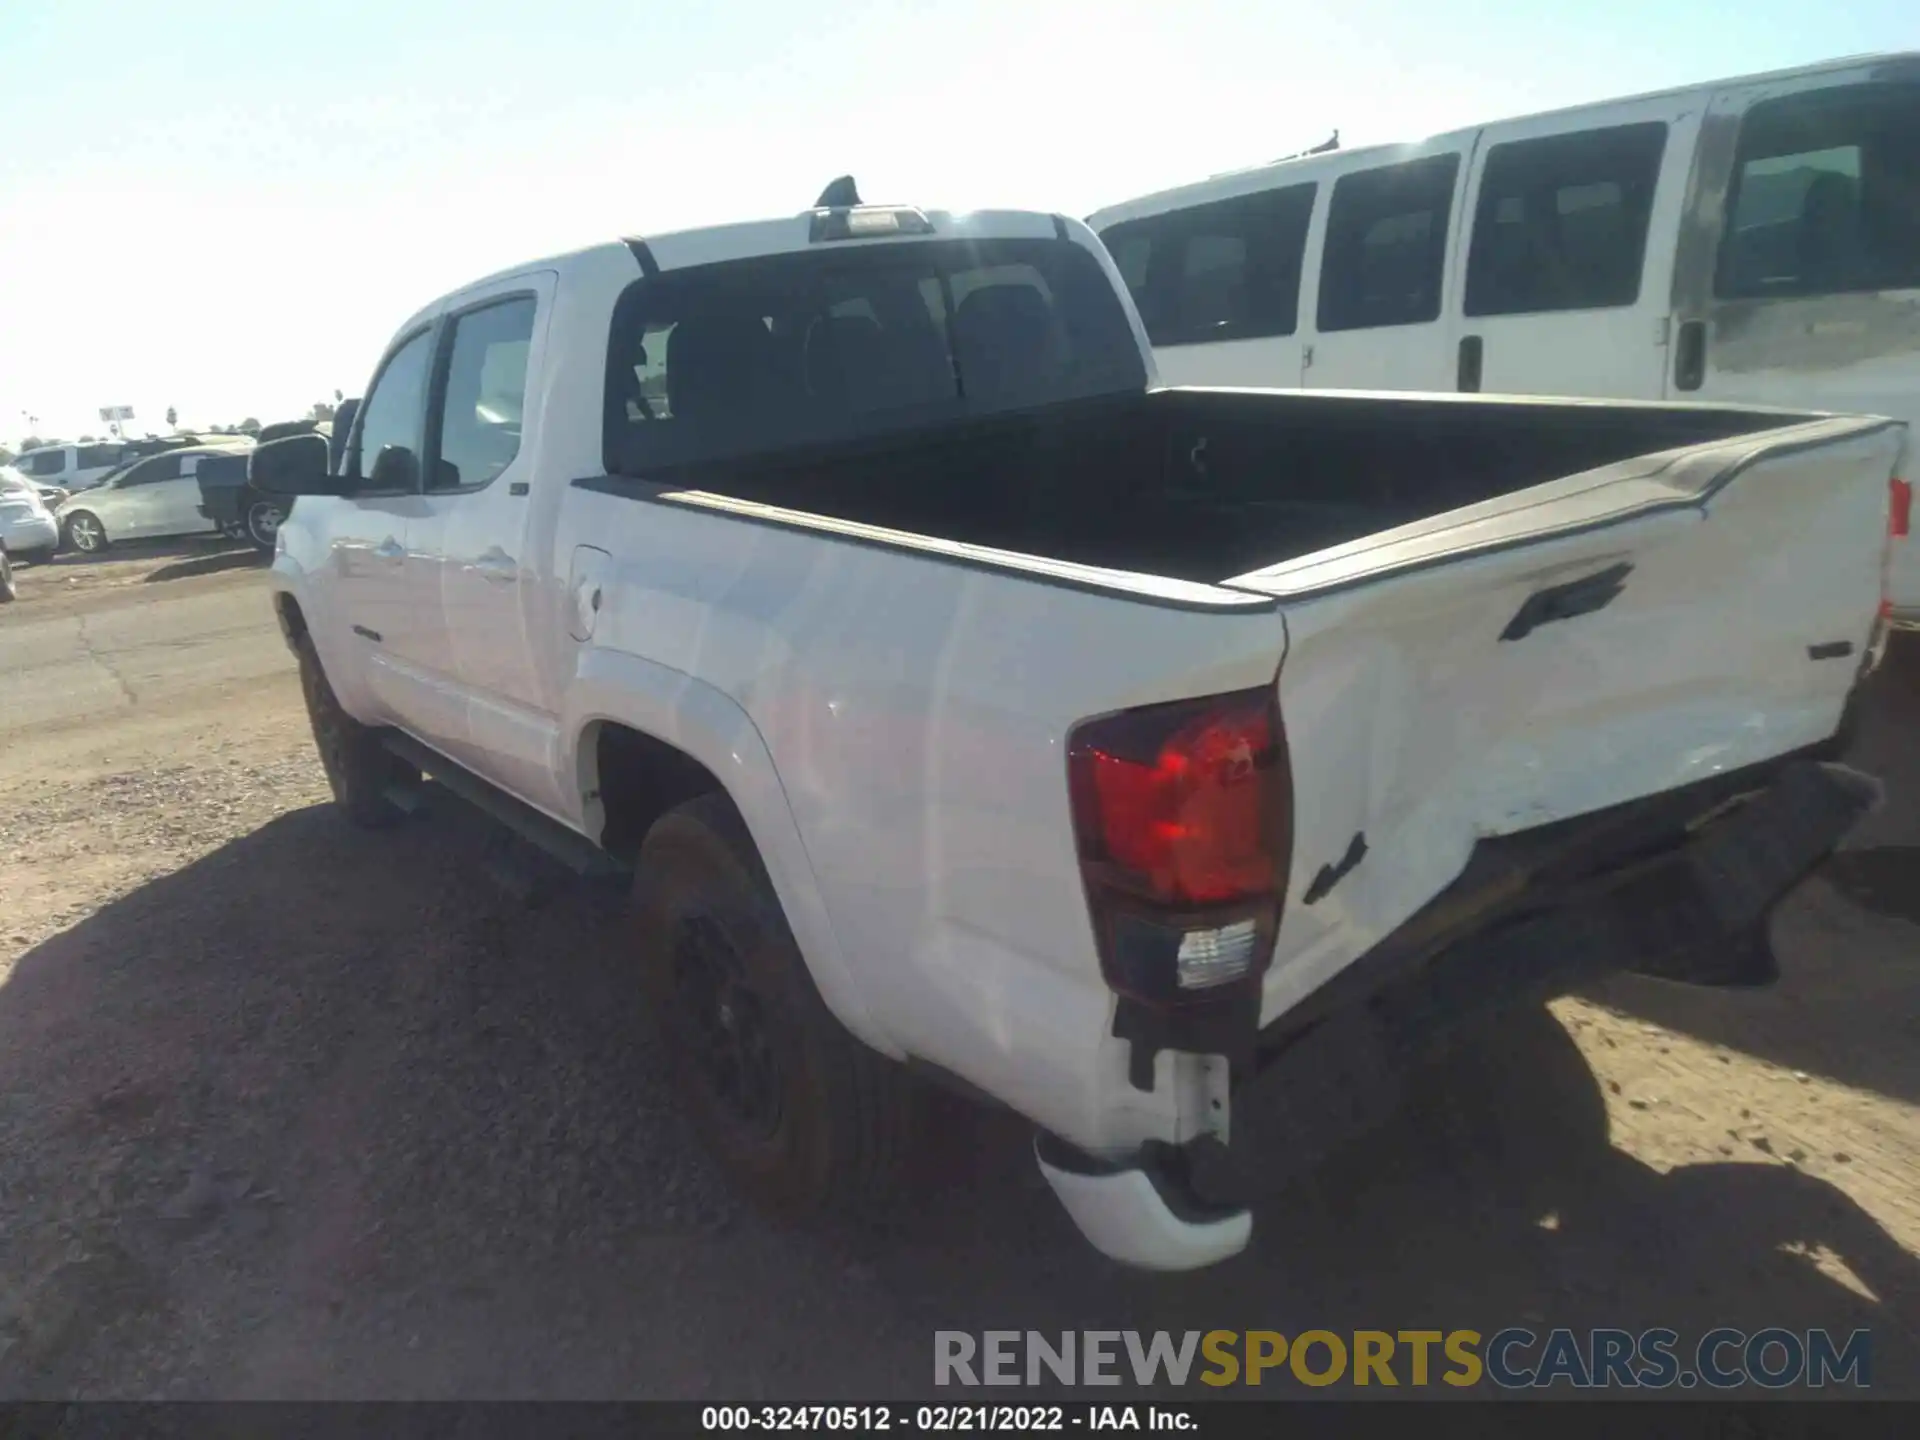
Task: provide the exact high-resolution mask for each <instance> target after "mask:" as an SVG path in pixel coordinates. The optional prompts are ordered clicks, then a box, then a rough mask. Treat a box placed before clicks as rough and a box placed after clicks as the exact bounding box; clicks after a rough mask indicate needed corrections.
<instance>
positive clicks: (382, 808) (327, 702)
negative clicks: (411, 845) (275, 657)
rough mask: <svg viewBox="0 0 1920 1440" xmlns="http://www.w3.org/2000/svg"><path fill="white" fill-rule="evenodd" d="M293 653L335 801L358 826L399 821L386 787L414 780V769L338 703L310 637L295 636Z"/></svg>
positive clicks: (374, 827)
mask: <svg viewBox="0 0 1920 1440" xmlns="http://www.w3.org/2000/svg"><path fill="white" fill-rule="evenodd" d="M297 653H298V655H299V658H300V689H301V691H302V692H303V693H304V694H305V696H306V700H307V719H308V720H309V721H310V722H311V724H312V726H313V743H314V748H315V749H317V750H318V751H319V752H320V764H321V767H322V768H323V769H324V770H325V771H326V772H327V784H328V786H329V787H331V789H332V790H333V798H334V801H335V803H336V804H338V805H339V806H340V808H341V809H342V810H344V811H345V812H346V815H347V818H348V819H349V820H351V821H352V822H353V823H354V824H355V825H358V826H359V827H360V828H362V829H363V830H385V829H389V828H391V827H392V826H394V825H397V824H399V823H400V821H401V819H402V818H404V817H403V814H402V812H401V810H400V808H399V807H398V806H396V805H395V804H394V803H393V801H392V800H390V799H388V798H387V791H388V789H389V788H391V787H392V786H394V785H396V784H407V783H409V782H417V781H418V780H419V778H420V777H419V774H418V773H417V772H413V771H410V770H409V769H408V768H407V766H406V765H405V764H404V763H403V762H402V761H401V760H400V759H399V757H398V756H396V755H393V754H391V753H390V752H389V751H388V750H387V749H386V748H385V747H384V746H382V745H381V743H380V737H379V735H378V734H377V733H375V732H374V731H373V730H370V729H369V728H368V727H366V726H365V725H362V724H361V723H360V722H359V721H358V720H355V719H354V718H353V717H352V716H351V715H349V714H347V712H346V711H345V710H343V709H342V708H341V707H340V701H339V699H338V697H336V696H335V695H334V693H333V686H331V685H330V684H328V683H327V673H326V671H325V670H323V669H321V667H320V657H319V656H318V655H317V654H315V653H314V649H313V642H312V641H311V640H310V639H307V638H306V637H304V636H303V637H301V639H300V640H299V642H298V645H297Z"/></svg>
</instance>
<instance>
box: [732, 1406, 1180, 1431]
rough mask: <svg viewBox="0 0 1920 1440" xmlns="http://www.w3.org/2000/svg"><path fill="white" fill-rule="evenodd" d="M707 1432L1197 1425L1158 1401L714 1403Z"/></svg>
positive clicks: (1170, 1428) (1166, 1428) (1175, 1428)
mask: <svg viewBox="0 0 1920 1440" xmlns="http://www.w3.org/2000/svg"><path fill="white" fill-rule="evenodd" d="M700 1428H701V1429H702V1430H703V1431H725V1430H747V1431H755V1430H757V1431H778V1430H790V1431H813V1430H827V1431H836V1430H837V1431H841V1432H846V1433H853V1434H874V1433H881V1432H888V1431H893V1430H898V1431H901V1432H902V1433H915V1434H943V1433H968V1432H974V1431H1005V1432H1020V1431H1048V1430H1052V1431H1066V1430H1158V1431H1186V1430H1192V1429H1194V1428H1195V1421H1194V1418H1193V1415H1192V1413H1191V1412H1190V1411H1188V1410H1186V1409H1183V1408H1180V1407H1178V1406H1174V1407H1166V1406H1158V1405H1076V1406H1071V1407H1069V1406H1063V1405H915V1406H907V1405H897V1406H896V1405H757V1406H756V1405H709V1406H706V1407H705V1408H703V1409H702V1410H701V1412H700Z"/></svg>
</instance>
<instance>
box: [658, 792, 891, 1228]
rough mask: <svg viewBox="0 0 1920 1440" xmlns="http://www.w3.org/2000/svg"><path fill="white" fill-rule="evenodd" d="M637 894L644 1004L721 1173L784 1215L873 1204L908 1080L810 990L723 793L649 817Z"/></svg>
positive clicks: (885, 1187)
mask: <svg viewBox="0 0 1920 1440" xmlns="http://www.w3.org/2000/svg"><path fill="white" fill-rule="evenodd" d="M634 902H635V910H636V912H637V922H638V925H637V928H638V932H639V934H638V940H639V946H638V948H639V961H640V969H641V983H642V986H643V988H644V990H645V993H646V998H647V1003H648V1008H649V1010H650V1011H651V1013H652V1016H653V1021H654V1025H655V1027H656V1029H657V1031H658V1033H659V1035H660V1038H661V1040H662V1042H663V1046H664V1049H665V1051H666V1054H667V1058H668V1063H669V1065H670V1066H671V1068H672V1071H673V1077H674V1081H675V1085H676V1088H677V1089H678V1090H679V1091H680V1093H681V1095H682V1096H683V1097H684V1098H685V1100H686V1102H687V1104H688V1107H689V1108H690V1109H691V1111H692V1112H693V1119H694V1121H695V1124H696V1125H697V1127H698V1129H699V1131H700V1135H701V1138H702V1140H703V1141H704V1142H705V1143H706V1145H707V1147H708V1149H709V1150H711V1151H712V1153H713V1154H714V1156H715V1158H716V1159H718V1160H719V1162H720V1164H721V1166H722V1168H723V1169H725V1170H726V1171H727V1173H728V1176H729V1178H730V1179H732V1180H733V1181H734V1183H735V1184H736V1185H738V1186H739V1188H740V1189H741V1190H743V1191H744V1192H745V1193H746V1194H747V1195H748V1196H749V1197H750V1198H751V1199H752V1200H754V1201H755V1202H756V1203H758V1204H760V1205H761V1206H763V1207H764V1208H766V1209H768V1210H771V1211H773V1212H774V1213H776V1214H779V1215H785V1216H789V1217H792V1218H796V1219H809V1218H813V1217H816V1216H825V1215H830V1214H835V1213H841V1214H845V1213H872V1212H874V1211H876V1210H879V1209H883V1208H884V1207H885V1205H886V1202H887V1201H888V1200H889V1199H890V1198H892V1195H893V1194H894V1193H895V1192H896V1191H897V1189H898V1187H899V1182H900V1179H901V1177H902V1175H903V1173H904V1170H905V1161H906V1158H907V1153H908V1146H909V1142H910V1139H911V1137H912V1136H913V1134H914V1131H915V1128H916V1127H915V1124H914V1121H915V1117H916V1115H917V1114H918V1105H917V1097H918V1091H917V1088H916V1087H915V1084H914V1081H913V1079H912V1077H911V1076H910V1075H908V1073H907V1072H906V1071H905V1070H904V1069H903V1068H902V1067H900V1066H898V1065H896V1064H894V1063H893V1062H892V1061H890V1060H888V1059H887V1058H886V1057H885V1056H882V1055H880V1054H879V1053H877V1052H875V1051H873V1050H870V1049H868V1048H867V1046H865V1045H863V1044H862V1043H861V1042H860V1041H858V1040H856V1039H855V1038H854V1037H853V1036H852V1035H850V1034H848V1033H847V1031H846V1030H845V1029H844V1028H843V1027H842V1026H841V1025H840V1022H839V1021H838V1020H836V1019H835V1018H834V1017H833V1015H832V1013H831V1012H830V1011H829V1010H828V1009H827V1007H826V1003H825V1002H824V1001H822V1000H821V998H820V994H819V992H818V991H817V990H816V989H815V988H814V985H813V980H812V977H811V976H810V975H809V974H808V973H807V967H806V962H805V961H804V960H803V959H802V958H801V955H800V950H799V947H798V946H797V945H796V944H795V943H794V939H793V934H792V932H791V931H790V930H789V929H788V928H787V922H786V917H785V916H784V915H783V914H782V913H781V909H780V901H779V899H778V897H777V896H776V895H775V894H774V892H773V886H772V884H771V882H770V881H769V880H768V879H767V874H766V871H765V869H764V868H763V866H762V865H761V863H760V857H759V854H758V852H757V851H756V850H755V848H754V845H753V840H752V838H751V837H750V836H749V835H748V834H747V829H746V826H745V824H744V823H743V822H742V821H741V819H740V816H739V813H738V812H737V811H736V810H735V809H734V808H733V805H732V803H731V802H730V801H729V800H728V799H727V797H726V796H725V795H721V794H710V795H703V796H701V797H700V798H698V799H696V800H691V801H689V802H688V803H686V804H684V805H681V806H679V807H677V808H676V809H673V810H670V811H668V812H667V814H666V815H664V816H663V817H661V819H660V820H659V821H657V822H656V823H655V824H654V826H653V828H652V829H651V830H649V831H648V832H647V838H646V840H645V842H644V843H643V844H642V846H641V848H640V864H639V869H638V873H637V874H636V876H635V880H634Z"/></svg>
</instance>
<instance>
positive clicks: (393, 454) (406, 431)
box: [347, 330, 433, 490]
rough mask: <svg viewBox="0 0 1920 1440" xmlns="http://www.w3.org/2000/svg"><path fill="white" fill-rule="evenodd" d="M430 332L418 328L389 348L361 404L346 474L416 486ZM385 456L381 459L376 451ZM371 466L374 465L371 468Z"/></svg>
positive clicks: (398, 487)
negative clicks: (402, 343)
mask: <svg viewBox="0 0 1920 1440" xmlns="http://www.w3.org/2000/svg"><path fill="white" fill-rule="evenodd" d="M432 359H433V337H432V332H431V331H427V330H423V331H421V332H420V333H419V334H418V335H415V336H414V337H413V338H412V339H411V340H409V341H407V342H406V344H404V345H402V346H401V347H400V348H399V349H398V350H396V351H394V352H393V355H392V357H391V358H390V359H389V360H388V361H387V363H386V365H385V366H384V367H383V368H382V369H381V371H380V376H379V378H378V379H376V380H375V381H374V382H373V391H372V393H371V394H369V395H368V396H367V400H366V403H365V404H364V405H363V406H361V408H360V433H359V435H358V437H357V438H356V441H355V444H354V447H353V455H352V459H351V463H350V468H349V470H348V472H347V473H348V474H350V475H351V476H353V477H354V478H356V479H359V480H363V481H372V480H374V479H375V478H376V474H377V476H378V478H379V480H380V481H381V482H382V484H383V485H389V486H391V488H393V489H396V490H411V489H414V488H415V487H416V485H417V484H418V480H419V473H420V421H421V416H422V412H423V411H424V410H425V409H426V398H427V375H428V371H429V370H430V368H431V362H432ZM383 455H388V456H390V458H389V459H387V460H386V461H385V462H384V463H383V462H382V460H381V458H380V457H381V456H383ZM376 467H378V469H377V471H376Z"/></svg>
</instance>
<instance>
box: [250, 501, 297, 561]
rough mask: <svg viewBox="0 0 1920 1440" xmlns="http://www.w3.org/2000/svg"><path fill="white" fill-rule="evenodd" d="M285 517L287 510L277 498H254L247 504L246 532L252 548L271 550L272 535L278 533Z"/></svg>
mask: <svg viewBox="0 0 1920 1440" xmlns="http://www.w3.org/2000/svg"><path fill="white" fill-rule="evenodd" d="M286 518H287V512H286V510H285V509H284V508H283V507H282V506H281V504H280V502H279V501H277V500H255V501H254V502H253V503H252V504H250V505H248V506H247V518H246V533H247V539H248V540H250V541H252V542H253V547H254V549H256V550H272V549H273V542H274V537H275V536H277V535H278V534H279V533H280V522H281V521H283V520H285V519H286Z"/></svg>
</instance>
